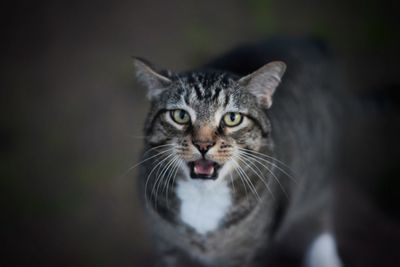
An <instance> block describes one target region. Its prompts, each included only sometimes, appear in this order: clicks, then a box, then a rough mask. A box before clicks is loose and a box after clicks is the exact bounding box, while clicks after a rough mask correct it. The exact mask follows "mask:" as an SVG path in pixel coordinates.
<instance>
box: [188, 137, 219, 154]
mask: <svg viewBox="0 0 400 267" xmlns="http://www.w3.org/2000/svg"><path fill="white" fill-rule="evenodd" d="M193 145H194V146H195V147H197V149H198V150H199V151H200V153H201V154H202V155H203V156H204V154H206V153H207V151H208V150H209V149H210V148H212V147H213V146H214V145H215V142H212V141H195V140H194V141H193Z"/></svg>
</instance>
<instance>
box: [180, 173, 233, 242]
mask: <svg viewBox="0 0 400 267" xmlns="http://www.w3.org/2000/svg"><path fill="white" fill-rule="evenodd" d="M177 196H178V198H179V199H180V200H181V207H180V216H181V219H182V221H183V222H185V223H186V224H188V225H190V226H191V227H193V228H194V229H195V230H196V231H197V232H198V233H199V234H205V233H207V232H209V231H213V230H215V229H216V228H217V227H218V225H219V223H220V222H221V220H222V219H223V218H224V217H225V215H226V214H227V212H228V210H229V207H230V206H231V204H232V198H231V190H230V188H229V186H228V184H227V182H226V181H225V180H216V181H204V180H185V181H179V182H178V186H177Z"/></svg>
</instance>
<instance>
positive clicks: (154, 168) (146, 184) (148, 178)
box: [144, 154, 173, 202]
mask: <svg viewBox="0 0 400 267" xmlns="http://www.w3.org/2000/svg"><path fill="white" fill-rule="evenodd" d="M172 156H173V154H169V155H167V156H166V157H165V158H164V159H162V160H161V161H159V162H158V163H157V164H156V165H155V166H154V167H153V168H152V169H151V171H150V173H149V174H148V175H147V177H146V183H145V185H144V194H145V200H146V202H147V186H148V183H149V181H150V178H151V175H152V174H153V172H154V171H155V170H156V169H158V168H159V167H160V166H161V165H162V164H163V162H165V161H166V160H167V159H168V158H170V157H172ZM153 187H154V185H153ZM152 194H153V191H152V193H151V196H150V197H152V196H153V195H152Z"/></svg>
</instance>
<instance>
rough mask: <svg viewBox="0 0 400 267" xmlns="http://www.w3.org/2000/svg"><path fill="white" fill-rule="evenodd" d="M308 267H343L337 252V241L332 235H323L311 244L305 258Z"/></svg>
mask: <svg viewBox="0 0 400 267" xmlns="http://www.w3.org/2000/svg"><path fill="white" fill-rule="evenodd" d="M305 266H306V267H343V264H342V261H341V260H340V257H339V255H338V252H337V248H336V240H335V238H334V237H333V235H332V234H330V233H322V234H320V235H319V236H317V238H315V240H314V241H313V242H312V243H311V245H310V247H309V249H308V251H307V255H306V258H305Z"/></svg>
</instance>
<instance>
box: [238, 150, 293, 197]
mask: <svg viewBox="0 0 400 267" xmlns="http://www.w3.org/2000/svg"><path fill="white" fill-rule="evenodd" d="M243 159H245V160H247V161H248V162H249V163H251V164H253V166H255V167H256V168H257V169H258V170H259V171H260V172H261V170H260V169H259V168H258V167H257V165H256V164H255V163H253V162H252V161H251V160H253V161H255V162H257V163H258V164H260V165H261V166H262V167H264V168H265V169H266V170H267V171H268V172H269V173H270V174H271V175H272V177H273V178H274V179H275V181H276V182H277V183H278V184H279V187H280V188H281V190H282V192H283V193H284V194H285V196H286V197H287V198H288V197H289V196H288V193H287V191H286V190H285V188H284V187H283V185H282V183H281V182H280V181H279V178H278V177H277V176H276V175H275V174H274V172H273V171H272V170H271V169H270V168H268V167H267V166H265V165H264V164H263V163H262V162H261V161H259V160H257V159H254V158H251V157H249V156H246V155H243Z"/></svg>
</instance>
